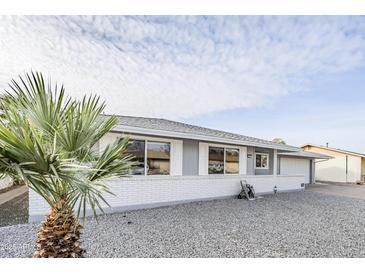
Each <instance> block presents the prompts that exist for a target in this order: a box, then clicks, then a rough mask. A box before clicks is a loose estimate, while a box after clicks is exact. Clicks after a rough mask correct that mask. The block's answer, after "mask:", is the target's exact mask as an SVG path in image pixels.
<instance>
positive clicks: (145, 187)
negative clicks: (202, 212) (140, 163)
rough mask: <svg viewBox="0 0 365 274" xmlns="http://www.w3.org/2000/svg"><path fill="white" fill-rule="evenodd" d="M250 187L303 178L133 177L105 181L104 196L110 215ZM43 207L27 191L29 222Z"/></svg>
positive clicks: (291, 184) (296, 184) (294, 183)
mask: <svg viewBox="0 0 365 274" xmlns="http://www.w3.org/2000/svg"><path fill="white" fill-rule="evenodd" d="M243 179H245V180H247V182H248V183H249V184H252V185H253V186H254V188H255V190H256V193H272V192H273V188H274V186H277V189H278V191H279V192H280V191H291V190H300V189H301V184H303V183H305V177H304V176H299V175H298V176H295V175H291V176H289V175H288V176H281V175H278V176H275V175H253V176H246V175H206V176H136V177H130V178H123V179H118V180H113V181H109V182H108V185H109V187H110V190H111V191H112V192H113V193H114V194H115V196H112V195H106V196H105V197H106V199H107V201H108V202H109V204H110V205H111V207H112V208H111V209H107V211H108V212H111V211H122V210H130V209H137V208H147V207H155V206H161V205H167V204H174V203H181V202H186V201H193V200H204V199H213V198H219V197H225V196H233V195H237V194H238V193H239V191H240V184H239V182H240V180H243ZM47 210H48V205H47V203H46V202H45V201H44V200H43V199H42V198H41V197H40V196H39V195H38V194H36V193H34V192H33V191H29V215H30V220H31V221H32V220H38V219H39V217H40V216H43V215H44V214H46V213H47Z"/></svg>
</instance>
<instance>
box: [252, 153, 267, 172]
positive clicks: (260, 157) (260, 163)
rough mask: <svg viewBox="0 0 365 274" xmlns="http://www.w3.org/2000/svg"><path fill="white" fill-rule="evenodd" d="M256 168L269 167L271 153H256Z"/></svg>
mask: <svg viewBox="0 0 365 274" xmlns="http://www.w3.org/2000/svg"><path fill="white" fill-rule="evenodd" d="M255 157H256V169H268V168H269V154H268V153H256V156H255Z"/></svg>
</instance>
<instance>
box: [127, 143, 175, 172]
mask: <svg viewBox="0 0 365 274" xmlns="http://www.w3.org/2000/svg"><path fill="white" fill-rule="evenodd" d="M126 152H127V153H129V154H132V155H133V156H134V158H133V159H132V161H134V162H135V164H134V165H133V167H132V168H131V175H169V174H170V143H167V142H154V141H146V140H130V141H129V143H128V145H127V150H126Z"/></svg>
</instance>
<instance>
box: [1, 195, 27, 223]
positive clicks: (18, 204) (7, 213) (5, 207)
mask: <svg viewBox="0 0 365 274" xmlns="http://www.w3.org/2000/svg"><path fill="white" fill-rule="evenodd" d="M28 201H29V199H28V192H26V193H24V194H22V195H20V196H18V197H16V198H14V199H13V200H11V201H8V202H6V203H4V204H2V205H0V227H1V226H8V225H16V224H26V223H28Z"/></svg>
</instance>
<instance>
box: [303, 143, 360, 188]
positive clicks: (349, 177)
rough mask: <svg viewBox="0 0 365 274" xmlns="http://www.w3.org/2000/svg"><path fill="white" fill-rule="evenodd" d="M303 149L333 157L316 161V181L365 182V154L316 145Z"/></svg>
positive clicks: (308, 145) (305, 146)
mask: <svg viewBox="0 0 365 274" xmlns="http://www.w3.org/2000/svg"><path fill="white" fill-rule="evenodd" d="M302 148H303V149H304V150H305V151H308V152H314V153H320V154H324V155H327V156H330V157H332V158H331V159H330V160H316V161H315V167H316V176H315V177H316V180H318V181H325V182H342V183H356V182H357V181H364V177H365V154H361V153H357V152H352V151H347V150H342V149H337V148H331V147H328V146H320V145H315V144H305V145H303V146H302Z"/></svg>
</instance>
